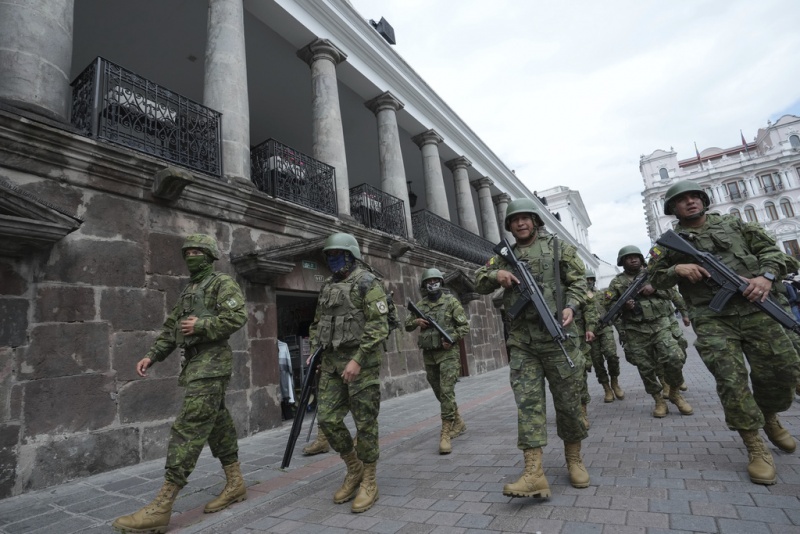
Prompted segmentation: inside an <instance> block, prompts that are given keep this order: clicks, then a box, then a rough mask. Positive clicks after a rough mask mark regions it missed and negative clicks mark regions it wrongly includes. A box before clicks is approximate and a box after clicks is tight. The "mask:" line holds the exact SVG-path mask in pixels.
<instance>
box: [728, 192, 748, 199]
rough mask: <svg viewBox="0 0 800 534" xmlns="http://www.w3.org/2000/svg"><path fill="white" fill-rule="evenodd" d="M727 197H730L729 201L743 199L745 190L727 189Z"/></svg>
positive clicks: (745, 194)
mask: <svg viewBox="0 0 800 534" xmlns="http://www.w3.org/2000/svg"><path fill="white" fill-rule="evenodd" d="M728 197H729V198H730V199H731V201H736V200H744V199H746V198H747V191H746V190H740V191H729V192H728Z"/></svg>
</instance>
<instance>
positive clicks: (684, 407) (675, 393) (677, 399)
mask: <svg viewBox="0 0 800 534" xmlns="http://www.w3.org/2000/svg"><path fill="white" fill-rule="evenodd" d="M669 401H670V402H671V403H672V404H674V405H675V406H677V407H678V411H679V412H681V415H692V414H693V413H694V410H692V405H691V404H689V403H688V402H686V399H684V398H683V395H681V390H680V389H679V388H672V391H670V392H669Z"/></svg>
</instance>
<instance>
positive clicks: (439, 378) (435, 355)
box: [405, 269, 469, 454]
mask: <svg viewBox="0 0 800 534" xmlns="http://www.w3.org/2000/svg"><path fill="white" fill-rule="evenodd" d="M443 284H444V277H443V276H442V273H441V271H439V269H427V270H425V272H423V273H422V279H421V281H420V289H421V290H422V294H423V295H424V297H423V299H422V300H420V301H419V302H417V308H419V310H420V311H421V312H422V313H424V314H425V315H426V316H428V317H430V318H431V319H433V320H434V321H436V323H437V324H438V325H439V326H441V327H442V329H443V330H444V331H445V332H447V333H448V335H450V337H451V338H453V341H454V343H453V344H452V345H451V344H450V343H448V342H447V341H445V340H443V339H442V337H441V336H440V335H439V332H437V331H436V329H435V328H433V327H432V326H431V325H430V323H428V321H426V320H425V319H420V318H418V317H415V316H414V315H413V314H409V315H408V318H407V319H406V324H405V327H406V332H413V331H414V330H416V329H417V328H419V329H420V330H421V332H420V335H419V337H418V338H417V345H419V348H421V349H422V357H423V360H424V362H425V377H426V378H427V379H428V384H430V385H431V389H432V390H433V394H434V395H435V396H436V400H438V401H439V405H440V411H441V415H442V433H441V437H440V439H439V454H450V452H451V451H452V450H453V448H452V445H451V443H450V440H451V439H452V438H454V437H456V436H459V435H461V434H462V433H463V432H464V431H465V430H466V429H467V425H465V424H464V420H463V419H461V415H460V414H459V413H458V405H457V404H456V380H458V375H459V373H460V371H461V360H460V359H459V351H458V340H459V339H461V338H463V337H464V336H466V335H467V334H469V321H468V320H467V316H466V315H465V314H464V308H463V307H462V306H461V303H460V302H459V301H458V299H457V298H455V297H454V296H453V295H451V294H450V293H449V292H446V291H445V290H444V289H443V287H442V286H443Z"/></svg>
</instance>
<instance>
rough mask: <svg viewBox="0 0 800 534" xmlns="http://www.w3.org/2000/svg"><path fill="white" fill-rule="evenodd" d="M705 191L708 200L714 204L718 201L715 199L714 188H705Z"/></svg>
mask: <svg viewBox="0 0 800 534" xmlns="http://www.w3.org/2000/svg"><path fill="white" fill-rule="evenodd" d="M703 191H705V192H706V195H708V200H710V201H711V203H712V204H713V203H715V202H716V201H717V199H716V198H714V190H713V189H712V188H710V187H704V188H703Z"/></svg>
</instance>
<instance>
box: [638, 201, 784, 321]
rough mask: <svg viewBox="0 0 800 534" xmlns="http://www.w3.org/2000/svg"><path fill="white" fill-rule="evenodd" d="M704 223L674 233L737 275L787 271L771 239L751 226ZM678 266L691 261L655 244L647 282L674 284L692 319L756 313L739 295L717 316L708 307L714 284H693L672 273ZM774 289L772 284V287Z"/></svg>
mask: <svg viewBox="0 0 800 534" xmlns="http://www.w3.org/2000/svg"><path fill="white" fill-rule="evenodd" d="M706 218H707V219H706V222H705V224H704V225H703V226H701V227H699V228H684V227H683V226H681V225H680V224H678V225H677V226H676V227H675V231H676V232H679V233H683V234H688V235H689V236H690V239H689V241H690V242H691V243H692V245H693V246H694V247H695V248H696V249H697V250H701V251H705V252H710V253H712V254H714V255H715V256H717V257H719V258H720V259H721V260H722V262H723V263H724V264H725V265H727V266H728V267H730V268H731V269H733V270H734V271H735V272H736V273H737V274H739V275H740V276H744V277H745V278H753V277H755V276H757V275H759V274H762V273H765V272H769V273H772V274H774V275H775V276H777V277H778V279H780V277H781V276H783V275H785V274H786V272H787V267H786V258H787V257H788V256H787V255H786V254H784V253H783V252H782V251H781V250H780V249H779V248H778V246H777V245H776V244H775V240H774V239H772V238H771V237H770V236H769V235H768V234H767V233H766V232H765V231H764V229H763V228H762V227H761V226H760V225H758V224H755V223H745V222H743V221H741V220H740V219H739V218H738V217H734V216H732V215H717V214H715V213H708V214H706ZM682 263H695V262H694V260H693V259H692V258H691V257H689V256H685V255H683V254H680V253H678V252H675V251H672V250H669V249H666V248H664V247H661V246H658V245H656V246H655V247H653V248H652V249H651V251H650V263H649V267H648V270H649V271H650V281H651V283H652V284H653V286H654V287H658V288H668V287H673V286H675V285H676V284H677V286H678V289H679V291H680V293H681V295H682V296H683V298H684V299H685V300H686V304H687V306H688V308H689V311H690V313H691V315H692V318H695V317H708V316H714V315H734V314H741V315H746V314H750V313H756V312H758V311H759V310H758V308H756V307H755V306H753V305H751V304H750V303H749V302H748V301H747V300H746V299H745V298H744V297H742V296H741V295H740V294H736V295H734V296H733V297H732V298H731V299H730V300H729V301H728V303H727V304H726V305H725V308H723V310H722V311H721V312H720V313H719V314H717V313H716V312H714V311H712V310H710V309H709V308H708V305H709V303H710V302H711V299H712V298H714V294H715V293H716V291H717V288H716V287H715V286H714V284H706V283H702V282H701V283H697V284H693V283H691V282H689V280H688V279H686V278H683V277H681V276H678V275H677V274H675V266H676V265H678V264H682ZM773 286H774V284H773Z"/></svg>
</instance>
